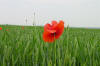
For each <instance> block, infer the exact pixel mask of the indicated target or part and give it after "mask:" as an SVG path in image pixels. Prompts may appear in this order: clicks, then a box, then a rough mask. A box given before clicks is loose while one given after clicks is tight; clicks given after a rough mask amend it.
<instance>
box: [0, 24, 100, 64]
mask: <svg viewBox="0 0 100 66" xmlns="http://www.w3.org/2000/svg"><path fill="white" fill-rule="evenodd" d="M0 26H1V27H2V28H3V29H2V30H0V66H100V29H88V28H70V27H69V28H65V29H64V33H63V34H62V36H61V37H60V38H59V39H58V40H56V41H55V42H54V43H45V42H44V41H43V39H42V33H43V27H40V26H23V27H24V28H23V29H22V26H16V25H15V26H11V25H0Z"/></svg>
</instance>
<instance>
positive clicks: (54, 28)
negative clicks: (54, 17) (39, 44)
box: [43, 20, 64, 42]
mask: <svg viewBox="0 0 100 66" xmlns="http://www.w3.org/2000/svg"><path fill="white" fill-rule="evenodd" d="M63 31H64V21H62V20H60V21H59V23H57V21H52V24H46V25H45V26H44V32H43V40H44V41H45V42H54V40H55V39H58V38H59V37H60V36H61V34H62V33H63Z"/></svg>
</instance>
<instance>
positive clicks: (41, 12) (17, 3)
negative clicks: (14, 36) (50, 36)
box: [0, 0, 100, 27]
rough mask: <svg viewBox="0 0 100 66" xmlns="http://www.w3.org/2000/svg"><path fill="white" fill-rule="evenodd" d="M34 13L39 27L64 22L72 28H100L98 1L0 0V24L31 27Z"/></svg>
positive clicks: (99, 2)
mask: <svg viewBox="0 0 100 66" xmlns="http://www.w3.org/2000/svg"><path fill="white" fill-rule="evenodd" d="M34 12H35V14H36V15H35V22H36V24H39V25H44V24H46V23H48V22H49V23H50V22H51V21H52V20H57V21H59V20H64V21H65V24H69V26H72V27H100V0H0V24H16V25H32V22H33V19H34V16H33V15H34ZM26 18H27V24H26V22H25V19H26Z"/></svg>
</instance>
